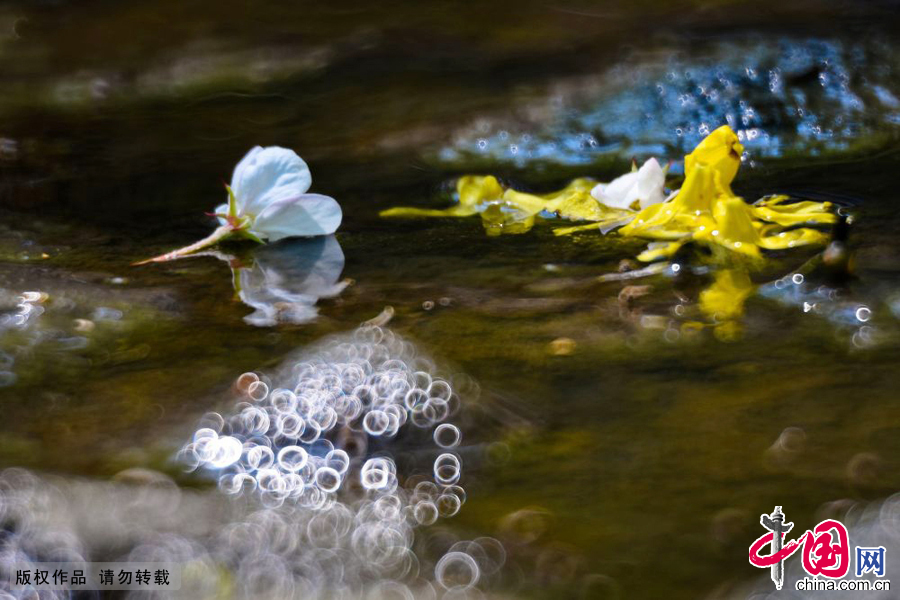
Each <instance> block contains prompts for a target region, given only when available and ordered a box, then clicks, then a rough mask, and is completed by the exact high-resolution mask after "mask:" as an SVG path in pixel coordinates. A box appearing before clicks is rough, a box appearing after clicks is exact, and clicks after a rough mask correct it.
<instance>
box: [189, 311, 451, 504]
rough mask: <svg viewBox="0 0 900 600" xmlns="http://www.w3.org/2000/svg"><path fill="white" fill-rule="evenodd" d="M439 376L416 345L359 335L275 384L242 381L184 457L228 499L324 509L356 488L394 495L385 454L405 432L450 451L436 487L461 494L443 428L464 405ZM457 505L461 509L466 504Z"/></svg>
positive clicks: (380, 332) (395, 477)
mask: <svg viewBox="0 0 900 600" xmlns="http://www.w3.org/2000/svg"><path fill="white" fill-rule="evenodd" d="M433 372H434V365H433V363H431V361H429V360H427V359H425V358H423V357H421V356H417V354H416V352H415V348H414V346H413V345H412V344H410V343H409V342H406V341H404V340H403V339H401V338H400V337H399V336H396V335H395V334H394V333H393V332H391V331H390V330H387V329H382V328H379V327H374V326H365V327H362V328H360V329H358V330H357V331H356V332H355V333H354V334H353V336H351V337H350V338H343V339H339V340H333V341H331V342H329V343H326V344H324V345H323V346H322V347H320V348H317V349H316V350H314V351H313V352H312V353H311V354H310V355H309V356H306V357H301V358H300V359H299V360H296V361H295V360H291V361H288V363H287V364H286V366H285V367H284V368H282V369H281V370H280V371H279V372H278V373H276V374H274V375H272V376H266V375H258V374H256V373H244V374H243V375H241V376H240V377H238V379H237V381H236V382H235V389H236V390H237V391H238V393H239V395H240V397H241V400H240V402H238V404H237V406H236V407H235V411H234V412H233V413H232V414H231V415H229V416H228V417H223V416H221V415H218V414H215V413H213V414H211V415H207V417H206V418H205V419H204V423H203V427H200V428H199V429H197V431H196V432H195V433H194V436H193V439H192V441H191V442H190V443H188V444H187V445H186V446H185V448H184V450H183V452H182V456H183V458H184V460H185V461H186V462H187V463H188V465H189V466H190V468H192V469H197V468H206V469H214V470H216V471H217V476H218V480H219V487H220V489H222V490H223V491H224V492H226V493H243V492H245V491H246V490H248V489H252V490H254V491H256V492H258V493H259V494H260V495H261V497H262V498H263V501H264V502H265V503H266V505H267V506H277V505H280V504H282V503H284V502H293V503H299V504H300V505H303V506H308V507H320V506H323V505H325V504H328V503H330V502H333V501H334V498H333V496H335V495H337V494H338V492H340V491H341V490H342V489H344V488H348V487H352V486H357V487H360V486H361V487H362V488H363V490H365V491H367V492H372V493H378V494H391V493H394V492H396V490H397V489H398V486H399V484H400V479H399V477H400V475H399V474H398V472H397V466H396V464H395V463H394V459H393V458H392V457H391V455H390V454H389V453H388V452H379V451H378V448H380V447H384V446H385V444H386V443H387V442H388V441H389V440H392V439H395V438H397V436H398V435H399V434H400V432H401V431H402V430H404V429H405V428H407V429H413V430H421V431H422V432H423V433H424V432H428V433H429V434H430V435H429V436H428V437H430V438H432V439H433V442H432V443H433V444H436V446H435V447H436V448H438V447H439V448H438V449H444V452H443V453H440V455H439V456H437V458H436V460H435V462H434V467H433V474H434V481H435V483H437V484H439V485H441V486H444V487H449V486H457V484H458V483H459V480H460V478H461V476H462V464H461V460H460V458H459V457H458V456H456V455H455V454H453V453H451V452H448V451H447V449H451V448H453V447H454V446H456V445H458V444H459V440H460V439H461V433H460V431H459V429H458V428H457V427H456V426H455V425H452V424H450V423H446V422H445V421H446V420H447V419H449V418H450V417H452V416H453V415H454V414H456V412H457V411H458V410H459V407H460V400H459V397H458V395H457V394H456V393H455V392H454V390H453V387H452V386H451V384H450V382H449V381H447V380H446V379H442V378H440V377H438V376H436V375H434V374H433ZM408 437H410V436H408ZM413 437H414V436H413ZM428 437H426V438H424V439H426V440H427V439H428ZM370 455H371V456H370ZM451 496H452V497H453V498H455V499H456V500H457V501H460V503H461V498H460V495H453V494H451ZM463 497H464V495H463ZM445 503H446V504H453V503H454V501H450V500H445ZM438 512H440V511H438ZM446 512H451V513H453V514H455V511H453V510H449V511H446Z"/></svg>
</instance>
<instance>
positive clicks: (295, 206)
mask: <svg viewBox="0 0 900 600" xmlns="http://www.w3.org/2000/svg"><path fill="white" fill-rule="evenodd" d="M311 183H312V175H310V173H309V167H307V166H306V163H305V162H303V159H302V158H300V157H299V156H297V153H296V152H294V151H293V150H288V149H287V148H279V147H278V146H270V147H268V148H262V147H260V146H257V147H255V148H253V149H252V150H251V151H250V152H248V153H247V155H246V156H245V157H244V158H243V159H241V162H239V163H238V164H237V166H236V167H235V168H234V174H233V175H232V176H231V185H230V186H228V203H227V204H221V205H219V206H218V207H217V208H216V216H217V217H219V223H220V227H219V228H218V229H216V230H215V231H214V232H212V233H211V234H210V235H209V236H207V237H205V238H204V239H202V240H200V241H198V242H194V243H193V244H191V245H189V246H185V247H184V248H179V249H178V250H173V251H172V252H168V253H166V254H161V255H160V256H156V257H154V258H150V259H148V260H144V261H140V262H137V263H134V264H136V265H143V264H146V263H151V262H165V261H169V260H175V259H176V258H181V257H183V256H189V255H191V254H194V253H196V252H198V251H200V250H203V249H204V248H208V247H210V246H213V245H215V244H217V243H219V242H221V241H222V240H224V239H227V238H231V237H244V238H250V239H252V240H255V241H257V242H263V241H269V242H275V241H278V240H280V239H283V238H288V237H311V236H320V235H331V234H333V233H334V232H335V231H336V230H337V228H338V227H339V226H340V224H341V217H342V216H343V215H342V214H341V207H340V205H339V204H338V203H337V202H336V201H335V199H334V198H331V197H329V196H323V195H322V194H307V193H306V191H307V190H308V189H309V186H310V184H311Z"/></svg>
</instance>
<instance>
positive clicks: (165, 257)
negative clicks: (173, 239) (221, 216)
mask: <svg viewBox="0 0 900 600" xmlns="http://www.w3.org/2000/svg"><path fill="white" fill-rule="evenodd" d="M232 233H234V227H233V226H232V225H230V224H227V225H222V226H221V227H219V228H218V229H216V230H215V231H213V232H212V233H211V234H209V235H208V236H207V237H205V238H203V239H202V240H200V241H198V242H194V243H193V244H191V245H190V246H185V247H184V248H179V249H178V250H172V251H171V252H166V253H165V254H160V255H159V256H155V257H153V258H148V259H147V260H142V261H139V262H136V263H131V266H133V267H136V266H138V265H146V264H148V263H157V262H168V261H170V260H176V259H179V258H183V257H185V256H188V255H190V254H193V253H194V252H197V251H198V250H203V249H204V248H208V247H210V246H212V245H214V244H217V243H219V242H220V241H222V240H223V239H225V238H226V237H228V236H229V235H231V234H232Z"/></svg>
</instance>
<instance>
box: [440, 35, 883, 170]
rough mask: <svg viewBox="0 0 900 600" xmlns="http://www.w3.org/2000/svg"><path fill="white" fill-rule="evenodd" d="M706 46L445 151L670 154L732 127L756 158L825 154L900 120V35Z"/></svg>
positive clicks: (552, 158)
mask: <svg viewBox="0 0 900 600" xmlns="http://www.w3.org/2000/svg"><path fill="white" fill-rule="evenodd" d="M702 48H703V49H702V50H701V49H700V47H695V48H690V49H688V48H687V47H685V48H678V47H676V48H675V49H667V50H666V52H665V53H662V52H658V53H657V54H653V53H648V52H641V53H635V56H633V57H631V58H627V59H625V60H622V61H620V62H618V63H617V64H614V65H611V67H610V68H609V69H608V71H607V72H605V73H604V74H603V75H600V76H594V77H591V78H586V79H584V80H580V81H574V82H572V83H569V84H565V83H563V84H561V85H559V86H558V89H556V90H554V91H553V92H551V94H550V97H549V98H548V99H547V100H546V106H541V107H535V108H534V109H532V111H531V112H533V113H536V114H537V115H539V116H538V117H537V119H536V120H535V122H534V123H533V124H532V125H530V126H529V125H524V126H521V125H515V124H512V125H504V124H503V123H502V120H501V122H500V123H498V124H492V123H491V122H490V121H489V120H484V121H481V122H480V123H479V124H477V125H476V126H475V127H473V128H472V129H471V130H468V131H463V132H461V133H460V134H458V136H457V140H456V142H455V143H454V144H453V145H451V146H449V147H447V148H445V149H443V150H442V151H441V152H440V153H439V155H438V156H439V158H440V159H441V160H445V161H449V162H455V161H465V160H466V159H467V157H475V158H477V157H481V158H490V159H491V160H494V161H502V162H514V163H516V164H520V165H524V164H529V163H537V162H550V163H563V164H584V163H590V162H592V161H595V160H596V159H597V156H598V155H602V154H606V153H614V154H621V155H626V156H627V155H629V154H631V155H633V154H639V155H656V156H664V155H666V154H667V153H671V152H672V151H673V150H675V151H679V152H682V151H688V150H690V149H691V148H693V147H694V146H696V144H697V143H698V142H699V141H700V140H702V139H703V137H705V136H706V135H707V134H709V132H710V131H712V130H713V129H715V128H716V127H718V126H719V125H721V124H723V123H727V124H728V125H730V126H731V127H732V128H733V129H734V130H735V131H737V133H738V136H739V137H740V139H741V142H742V143H743V144H744V146H745V148H746V149H747V155H748V156H750V157H755V158H760V157H777V156H783V155H785V154H791V153H795V154H796V153H804V154H806V155H816V154H818V153H820V152H839V151H841V150H846V149H848V148H850V147H852V145H853V144H854V143H857V142H858V141H859V140H860V138H862V137H866V136H871V135H874V134H878V133H880V132H881V128H884V127H887V128H892V127H896V126H897V125H900V99H898V97H900V87H898V65H897V64H896V63H895V62H894V61H893V60H892V57H894V56H895V55H896V51H895V45H894V42H893V41H892V40H890V39H887V38H882V39H865V40H857V41H853V42H845V41H841V40H837V39H806V40H797V39H786V38H763V39H762V40H759V39H758V38H757V39H755V40H752V41H751V40H746V41H743V42H733V41H726V42H717V41H705V42H704V43H703V45H702ZM859 73H865V74H866V75H865V76H864V77H860V76H859V75H858V74H859Z"/></svg>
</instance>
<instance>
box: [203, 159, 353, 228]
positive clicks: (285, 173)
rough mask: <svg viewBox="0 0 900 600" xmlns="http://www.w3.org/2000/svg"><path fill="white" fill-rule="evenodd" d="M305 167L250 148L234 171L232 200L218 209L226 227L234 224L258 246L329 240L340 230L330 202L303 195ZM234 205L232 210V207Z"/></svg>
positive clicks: (336, 209)
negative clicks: (301, 239)
mask: <svg viewBox="0 0 900 600" xmlns="http://www.w3.org/2000/svg"><path fill="white" fill-rule="evenodd" d="M310 184H312V175H311V174H310V172H309V167H307V166H306V163H305V162H304V161H303V159H302V158H300V157H299V156H297V153H296V152H294V151H293V150H289V149H287V148H280V147H278V146H270V147H268V148H263V147H261V146H257V147H255V148H253V149H252V150H251V151H250V152H248V153H247V155H246V156H245V157H244V158H243V159H242V160H241V162H239V163H238V164H237V166H236V167H235V168H234V174H233V175H232V176H231V186H230V188H229V190H230V191H229V194H230V195H231V196H232V200H231V202H230V203H229V204H223V205H221V206H219V207H218V208H217V209H216V213H218V214H220V215H227V217H224V216H223V217H220V218H219V220H220V222H221V223H222V224H223V225H225V224H226V223H228V222H229V218H231V219H235V220H236V221H237V223H238V224H240V226H241V229H243V230H244V231H246V232H247V233H249V234H251V235H252V236H255V237H257V238H259V239H262V240H268V241H270V242H274V241H277V240H280V239H282V238H286V237H294V236H299V237H309V236H316V235H331V234H332V233H334V232H335V231H337V228H338V226H340V224H341V217H342V214H341V207H340V205H339V204H338V203H337V201H335V199H334V198H331V197H329V196H323V195H322V194H307V193H306V191H307V190H308V189H309V186H310ZM232 205H233V206H232Z"/></svg>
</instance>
